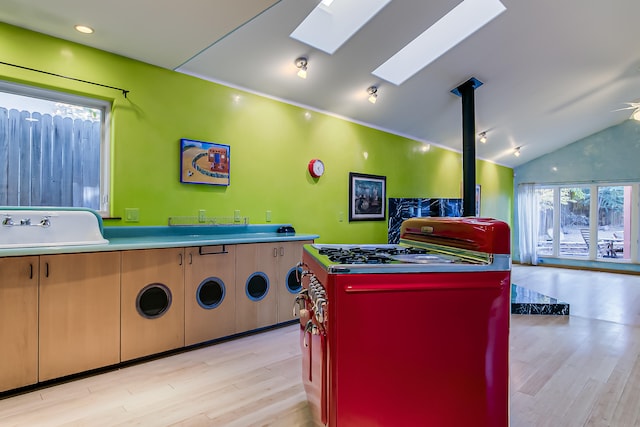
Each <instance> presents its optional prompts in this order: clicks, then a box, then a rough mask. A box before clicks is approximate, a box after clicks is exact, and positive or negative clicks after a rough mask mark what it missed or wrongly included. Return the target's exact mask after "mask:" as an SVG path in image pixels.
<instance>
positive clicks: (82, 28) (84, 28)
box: [73, 25, 93, 34]
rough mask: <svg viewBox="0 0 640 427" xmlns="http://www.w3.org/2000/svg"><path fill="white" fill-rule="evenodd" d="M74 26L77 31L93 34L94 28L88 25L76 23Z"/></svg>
mask: <svg viewBox="0 0 640 427" xmlns="http://www.w3.org/2000/svg"><path fill="white" fill-rule="evenodd" d="M73 28H75V29H76V31H78V32H81V33H83V34H92V33H93V28H91V27H87V26H86V25H76V26H75V27H73Z"/></svg>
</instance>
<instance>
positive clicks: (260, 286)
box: [245, 272, 269, 301]
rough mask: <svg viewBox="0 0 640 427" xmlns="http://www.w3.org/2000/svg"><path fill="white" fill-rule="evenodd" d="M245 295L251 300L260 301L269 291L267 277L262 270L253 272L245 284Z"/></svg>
mask: <svg viewBox="0 0 640 427" xmlns="http://www.w3.org/2000/svg"><path fill="white" fill-rule="evenodd" d="M245 292H246V294H247V297H248V298H249V299H250V300H251V301H260V300H261V299H263V298H264V297H266V296H267V293H268V292H269V278H268V277H267V275H266V274H264V273H262V272H256V273H253V274H252V275H251V276H249V278H248V279H247V284H246V286H245Z"/></svg>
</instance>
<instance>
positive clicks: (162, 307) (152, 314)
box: [136, 283, 171, 319]
mask: <svg viewBox="0 0 640 427" xmlns="http://www.w3.org/2000/svg"><path fill="white" fill-rule="evenodd" d="M169 307H171V290H170V289H169V288H168V287H167V286H165V285H163V284H162V283H152V284H150V285H147V286H145V287H144V288H142V290H140V292H139V293H138V297H137V298H136V309H137V310H138V313H139V314H140V316H142V317H145V318H147V319H157V318H158V317H160V316H162V315H163V314H164V313H166V312H167V310H169Z"/></svg>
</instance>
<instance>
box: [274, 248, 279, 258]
mask: <svg viewBox="0 0 640 427" xmlns="http://www.w3.org/2000/svg"><path fill="white" fill-rule="evenodd" d="M277 256H278V248H273V257H274V258H275V257H277Z"/></svg>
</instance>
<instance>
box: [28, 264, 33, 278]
mask: <svg viewBox="0 0 640 427" xmlns="http://www.w3.org/2000/svg"><path fill="white" fill-rule="evenodd" d="M29 279H33V264H32V263H29Z"/></svg>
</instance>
